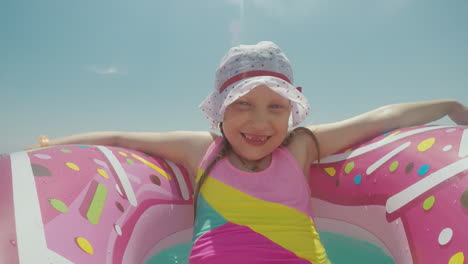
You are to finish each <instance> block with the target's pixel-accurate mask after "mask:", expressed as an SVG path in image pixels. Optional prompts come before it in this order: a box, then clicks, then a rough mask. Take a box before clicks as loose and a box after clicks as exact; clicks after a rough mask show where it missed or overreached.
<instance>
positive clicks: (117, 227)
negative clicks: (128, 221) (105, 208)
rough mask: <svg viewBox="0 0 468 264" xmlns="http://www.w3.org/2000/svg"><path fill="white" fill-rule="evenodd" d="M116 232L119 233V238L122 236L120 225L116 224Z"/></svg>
mask: <svg viewBox="0 0 468 264" xmlns="http://www.w3.org/2000/svg"><path fill="white" fill-rule="evenodd" d="M114 230H115V232H117V234H118V235H119V236H121V235H122V228H120V226H119V225H117V224H114Z"/></svg>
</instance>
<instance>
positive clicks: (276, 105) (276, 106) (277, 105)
mask: <svg viewBox="0 0 468 264" xmlns="http://www.w3.org/2000/svg"><path fill="white" fill-rule="evenodd" d="M270 107H271V108H274V109H279V108H283V107H284V106H283V105H280V104H271V105H270Z"/></svg>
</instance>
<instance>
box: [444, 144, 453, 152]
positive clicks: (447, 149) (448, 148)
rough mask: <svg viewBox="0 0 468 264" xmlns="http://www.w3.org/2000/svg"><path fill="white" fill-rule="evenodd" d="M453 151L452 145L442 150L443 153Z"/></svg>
mask: <svg viewBox="0 0 468 264" xmlns="http://www.w3.org/2000/svg"><path fill="white" fill-rule="evenodd" d="M451 149H452V145H447V146H445V147H444V148H443V149H442V151H444V152H447V151H449V150H451Z"/></svg>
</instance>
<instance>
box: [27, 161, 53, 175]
mask: <svg viewBox="0 0 468 264" xmlns="http://www.w3.org/2000/svg"><path fill="white" fill-rule="evenodd" d="M31 169H32V172H33V175H34V176H35V177H44V176H45V177H47V176H52V172H50V170H49V169H48V168H46V167H44V166H42V165H40V164H35V163H31Z"/></svg>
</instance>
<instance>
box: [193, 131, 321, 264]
mask: <svg viewBox="0 0 468 264" xmlns="http://www.w3.org/2000/svg"><path fill="white" fill-rule="evenodd" d="M221 146H222V138H217V139H216V140H215V142H214V143H213V144H212V145H211V146H210V148H209V149H208V151H207V154H206V155H205V157H204V158H203V160H202V163H201V165H200V167H201V168H202V169H199V171H198V177H197V181H198V179H199V177H200V175H201V174H202V172H203V168H206V166H207V165H208V163H209V162H210V161H211V160H212V159H213V158H214V157H215V156H216V155H217V154H218V152H219V149H220V147H221ZM196 206H197V216H196V219H195V225H194V233H193V247H192V251H191V253H190V258H189V263H190V264H202V263H203V264H214V263H223V264H234V263H235V264H240V263H241V264H250V263H252V264H254V263H255V264H257V263H258V264H261V263H264V264H267V263H268V264H269V263H277V264H293V263H294V264H299V263H300V264H310V263H313V264H322V263H329V260H328V258H327V256H326V253H325V249H324V248H323V246H322V243H321V242H320V238H319V235H318V233H317V231H316V229H315V225H314V222H313V220H312V218H311V207H310V190H309V187H308V184H307V182H306V179H305V177H304V175H303V173H302V170H301V169H300V167H299V164H298V162H297V161H296V160H295V158H294V157H293V156H292V155H291V153H290V152H289V151H288V150H287V149H286V148H278V149H276V150H275V151H274V152H273V155H272V161H271V164H270V166H269V167H268V168H267V169H265V170H263V171H260V172H254V173H249V172H245V171H242V170H239V169H237V168H235V167H234V166H233V165H232V164H231V163H230V162H229V160H228V159H227V158H226V157H225V158H223V159H221V160H219V161H218V162H217V163H216V165H215V166H214V167H213V169H212V170H211V172H210V174H209V176H208V177H207V178H206V179H205V181H204V183H203V185H202V188H201V190H200V194H199V196H198V201H197V205H196Z"/></svg>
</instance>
